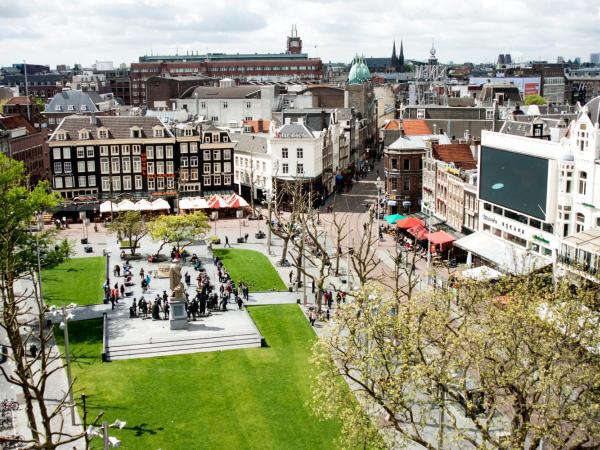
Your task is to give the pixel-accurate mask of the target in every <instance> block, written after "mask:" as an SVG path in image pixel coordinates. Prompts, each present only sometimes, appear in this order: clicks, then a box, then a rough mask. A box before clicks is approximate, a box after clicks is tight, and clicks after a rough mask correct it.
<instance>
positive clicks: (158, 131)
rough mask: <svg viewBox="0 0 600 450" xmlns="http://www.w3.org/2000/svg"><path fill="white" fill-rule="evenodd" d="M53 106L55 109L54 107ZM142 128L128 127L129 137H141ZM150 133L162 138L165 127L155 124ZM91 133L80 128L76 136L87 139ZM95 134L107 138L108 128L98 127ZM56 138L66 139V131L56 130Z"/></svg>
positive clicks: (100, 137)
mask: <svg viewBox="0 0 600 450" xmlns="http://www.w3.org/2000/svg"><path fill="white" fill-rule="evenodd" d="M56 108H60V106H56ZM56 108H55V109H56ZM141 133H142V129H141V128H139V127H133V128H131V129H130V137H132V138H139V137H142V134H141ZM152 135H153V136H154V137H155V138H162V137H165V129H164V128H163V127H161V126H158V125H157V126H155V127H153V128H152ZM90 136H91V133H90V131H89V130H85V129H84V130H80V131H79V134H78V137H79V139H80V140H87V139H90ZM97 136H98V139H108V138H109V129H108V128H106V127H100V128H98V130H97ZM56 140H57V141H66V140H67V133H66V132H65V131H64V130H58V132H57V133H56Z"/></svg>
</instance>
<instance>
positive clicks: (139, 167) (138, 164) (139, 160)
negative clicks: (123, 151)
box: [133, 156, 142, 173]
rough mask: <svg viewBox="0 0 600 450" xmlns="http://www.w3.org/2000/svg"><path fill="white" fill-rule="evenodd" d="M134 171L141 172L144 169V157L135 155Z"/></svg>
mask: <svg viewBox="0 0 600 450" xmlns="http://www.w3.org/2000/svg"><path fill="white" fill-rule="evenodd" d="M133 171H134V172H135V173H140V172H141V171H142V158H140V157H139V156H134V157H133Z"/></svg>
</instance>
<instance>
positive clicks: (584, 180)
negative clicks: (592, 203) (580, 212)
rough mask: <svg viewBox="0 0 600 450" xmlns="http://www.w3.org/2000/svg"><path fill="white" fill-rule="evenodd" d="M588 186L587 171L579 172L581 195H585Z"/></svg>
mask: <svg viewBox="0 0 600 450" xmlns="http://www.w3.org/2000/svg"><path fill="white" fill-rule="evenodd" d="M586 188H587V173H586V172H583V171H581V172H579V191H578V192H579V194H581V195H585V192H586V190H587V189H586Z"/></svg>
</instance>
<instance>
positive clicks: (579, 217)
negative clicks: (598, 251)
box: [575, 213, 585, 233]
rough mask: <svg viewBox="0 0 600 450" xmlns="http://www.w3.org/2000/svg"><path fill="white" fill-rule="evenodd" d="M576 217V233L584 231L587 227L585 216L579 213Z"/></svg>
mask: <svg viewBox="0 0 600 450" xmlns="http://www.w3.org/2000/svg"><path fill="white" fill-rule="evenodd" d="M575 217H576V219H575V220H576V222H577V223H576V233H580V232H582V231H583V229H584V227H585V216H584V215H583V214H582V213H577V215H576V216H575Z"/></svg>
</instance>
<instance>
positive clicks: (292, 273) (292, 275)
mask: <svg viewBox="0 0 600 450" xmlns="http://www.w3.org/2000/svg"><path fill="white" fill-rule="evenodd" d="M293 278H294V271H293V270H290V284H292V280H293Z"/></svg>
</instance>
